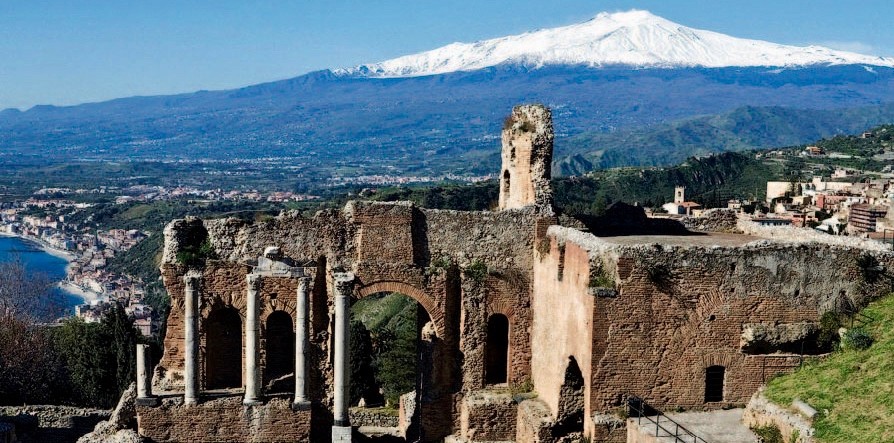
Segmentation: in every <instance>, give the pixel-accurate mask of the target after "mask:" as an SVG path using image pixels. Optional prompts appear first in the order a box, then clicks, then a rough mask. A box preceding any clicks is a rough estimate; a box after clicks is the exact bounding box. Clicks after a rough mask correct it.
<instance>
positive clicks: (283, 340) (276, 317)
mask: <svg viewBox="0 0 894 443" xmlns="http://www.w3.org/2000/svg"><path fill="white" fill-rule="evenodd" d="M265 332H266V334H265V339H266V347H265V350H266V353H265V355H266V362H265V363H266V365H265V367H264V378H265V379H266V380H267V381H271V380H276V379H278V378H280V377H282V376H284V375H286V374H291V373H293V372H294V371H295V329H294V328H293V326H292V316H290V315H289V314H288V313H286V312H285V311H275V312H273V313H271V314H270V315H269V316H267V324H266V329H265Z"/></svg>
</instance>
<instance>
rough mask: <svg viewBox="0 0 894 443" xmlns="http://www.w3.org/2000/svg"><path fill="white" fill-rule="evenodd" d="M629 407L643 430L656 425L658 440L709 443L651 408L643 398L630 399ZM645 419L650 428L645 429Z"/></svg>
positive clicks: (631, 414)
mask: <svg viewBox="0 0 894 443" xmlns="http://www.w3.org/2000/svg"><path fill="white" fill-rule="evenodd" d="M627 406H628V408H629V409H630V412H631V413H630V414H629V415H630V416H631V417H632V416H633V415H634V414H633V413H634V412H635V413H636V419H637V421H636V423H637V425H639V427H640V428H641V429H651V428H652V425H655V437H656V439H658V438H661V437H669V438H673V439H674V443H708V442H707V441H706V440H705V439H703V438H701V437H699V436H697V435H695V434H693V433H692V431H690V430H688V429H686V428H685V427H684V426H683V425H681V424H679V423H677V422H675V421H674V420H673V419H671V418H670V417H668V416H666V415H664V413H662V412H661V411H659V410H657V409H655V408H653V407H651V406H649V405H648V404H647V403H646V401H645V400H643V399H642V398H639V397H636V396H630V397H628V398H627ZM643 419H645V420H646V421H647V422H648V423H647V425H646V426H648V428H645V427H643V425H642V422H643ZM662 420H663V421H662ZM671 429H673V430H671Z"/></svg>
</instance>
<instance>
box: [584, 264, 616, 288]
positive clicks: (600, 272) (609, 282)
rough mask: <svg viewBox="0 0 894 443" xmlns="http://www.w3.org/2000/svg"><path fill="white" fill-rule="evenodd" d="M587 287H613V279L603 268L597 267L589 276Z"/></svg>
mask: <svg viewBox="0 0 894 443" xmlns="http://www.w3.org/2000/svg"><path fill="white" fill-rule="evenodd" d="M589 287H591V288H614V287H615V281H614V280H613V279H612V278H611V276H610V275H608V273H607V272H606V271H605V269H604V268H601V267H600V268H599V269H597V270H596V272H594V273H593V275H591V276H590V283H589Z"/></svg>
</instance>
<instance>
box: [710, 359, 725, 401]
mask: <svg viewBox="0 0 894 443" xmlns="http://www.w3.org/2000/svg"><path fill="white" fill-rule="evenodd" d="M725 377H726V368H724V367H723V366H716V365H715V366H709V367H708V368H707V369H705V403H709V402H717V401H723V381H724V378H725Z"/></svg>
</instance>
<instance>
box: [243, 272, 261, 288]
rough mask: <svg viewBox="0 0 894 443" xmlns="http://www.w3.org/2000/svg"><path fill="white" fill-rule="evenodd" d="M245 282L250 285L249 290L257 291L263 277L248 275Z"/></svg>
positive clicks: (253, 274)
mask: <svg viewBox="0 0 894 443" xmlns="http://www.w3.org/2000/svg"><path fill="white" fill-rule="evenodd" d="M245 281H246V282H247V283H248V288H249V289H252V290H255V291H257V290H258V285H259V284H260V283H261V276H260V275H258V274H255V273H250V274H246V275H245Z"/></svg>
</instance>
